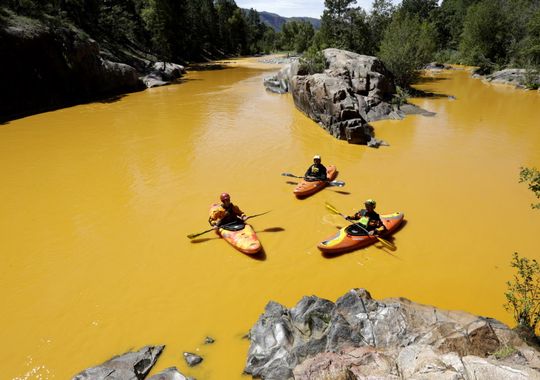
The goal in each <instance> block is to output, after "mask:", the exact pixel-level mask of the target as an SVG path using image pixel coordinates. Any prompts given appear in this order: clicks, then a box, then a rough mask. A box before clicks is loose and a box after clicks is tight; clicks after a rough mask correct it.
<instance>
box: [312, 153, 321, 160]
mask: <svg viewBox="0 0 540 380" xmlns="http://www.w3.org/2000/svg"><path fill="white" fill-rule="evenodd" d="M313 159H314V160H320V159H321V156H319V155H318V154H316V155H314V156H313Z"/></svg>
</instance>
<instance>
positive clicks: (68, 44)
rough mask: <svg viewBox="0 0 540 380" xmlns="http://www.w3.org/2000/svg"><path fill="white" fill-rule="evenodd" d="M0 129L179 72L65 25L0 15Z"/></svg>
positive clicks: (168, 80)
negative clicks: (0, 79) (8, 123)
mask: <svg viewBox="0 0 540 380" xmlns="http://www.w3.org/2000/svg"><path fill="white" fill-rule="evenodd" d="M0 40H1V41H2V44H1V46H0V55H1V56H2V60H1V61H0V72H2V73H8V75H5V76H4V80H3V86H2V88H3V91H2V92H1V94H0V123H1V122H6V121H9V120H13V119H16V118H20V117H24V116H28V115H32V114H36V113H40V112H45V111H50V110H54V109H58V108H63V107H68V106H72V105H75V104H82V103H87V102H92V101H99V102H110V101H114V100H117V99H118V98H120V97H122V96H124V95H125V94H128V93H130V92H136V91H141V90H144V89H146V88H150V87H155V86H161V85H165V84H168V83H171V82H172V81H174V80H176V79H178V78H180V77H181V76H182V75H183V73H184V72H185V70H184V67H183V66H182V65H179V64H175V63H166V62H162V61H160V60H159V59H158V57H157V56H155V55H152V54H150V53H147V52H143V51H141V50H139V49H138V48H137V47H136V46H133V45H129V44H127V43H126V45H123V46H120V45H114V44H106V43H105V44H103V45H100V44H99V43H98V42H96V41H95V40H93V39H92V38H90V36H88V35H87V34H86V33H85V32H84V31H82V30H81V29H78V28H76V27H75V26H73V25H71V24H69V23H67V22H64V23H63V24H61V25H58V24H57V22H56V21H54V20H50V21H49V22H48V23H46V22H44V21H43V20H37V19H31V18H28V17H23V16H20V15H16V14H14V13H13V12H11V11H9V10H7V9H4V8H2V9H0Z"/></svg>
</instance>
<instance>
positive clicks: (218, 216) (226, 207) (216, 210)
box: [208, 193, 247, 229]
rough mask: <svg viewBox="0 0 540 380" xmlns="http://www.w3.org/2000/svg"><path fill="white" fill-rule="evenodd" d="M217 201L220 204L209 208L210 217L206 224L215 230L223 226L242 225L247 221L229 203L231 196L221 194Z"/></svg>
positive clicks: (244, 215)
mask: <svg viewBox="0 0 540 380" xmlns="http://www.w3.org/2000/svg"><path fill="white" fill-rule="evenodd" d="M219 199H220V200H221V204H213V205H212V207H210V217H209V218H208V223H210V225H211V226H213V227H214V228H215V229H217V228H219V227H220V226H223V225H224V224H232V223H234V222H241V223H243V222H244V220H246V219H247V216H246V214H244V213H243V212H242V210H240V208H239V207H238V206H237V205H234V204H233V203H232V202H231V196H230V195H229V194H228V193H222V194H221V195H220V196H219Z"/></svg>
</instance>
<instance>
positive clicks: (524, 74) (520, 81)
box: [473, 69, 540, 88]
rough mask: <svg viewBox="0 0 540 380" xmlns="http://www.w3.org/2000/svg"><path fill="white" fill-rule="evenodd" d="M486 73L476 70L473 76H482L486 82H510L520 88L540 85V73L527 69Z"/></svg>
mask: <svg viewBox="0 0 540 380" xmlns="http://www.w3.org/2000/svg"><path fill="white" fill-rule="evenodd" d="M484 74H485V73H483V72H481V71H478V70H477V71H475V72H474V74H473V77H476V78H482V79H483V80H484V81H486V82H491V83H502V84H510V85H514V86H516V87H520V88H524V87H526V86H527V85H528V84H536V85H540V73H533V72H531V71H528V70H526V69H504V70H500V71H496V72H494V73H491V74H487V75H484ZM527 82H530V83H527Z"/></svg>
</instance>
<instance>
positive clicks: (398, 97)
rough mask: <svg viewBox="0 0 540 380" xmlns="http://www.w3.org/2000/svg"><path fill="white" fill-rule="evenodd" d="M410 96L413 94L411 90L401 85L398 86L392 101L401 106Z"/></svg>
mask: <svg viewBox="0 0 540 380" xmlns="http://www.w3.org/2000/svg"><path fill="white" fill-rule="evenodd" d="M410 97H411V95H410V94H409V92H408V91H407V90H406V89H404V88H402V87H400V86H396V93H395V94H394V95H393V96H392V100H391V103H392V104H394V105H395V106H397V107H398V108H399V107H401V106H402V105H404V104H406V103H407V100H408V99H409V98H410Z"/></svg>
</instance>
